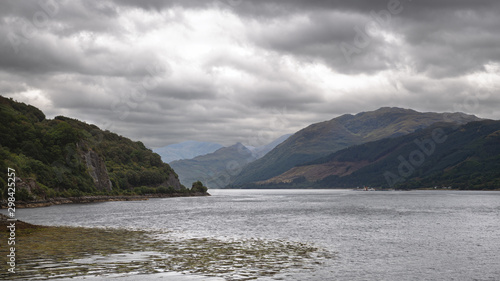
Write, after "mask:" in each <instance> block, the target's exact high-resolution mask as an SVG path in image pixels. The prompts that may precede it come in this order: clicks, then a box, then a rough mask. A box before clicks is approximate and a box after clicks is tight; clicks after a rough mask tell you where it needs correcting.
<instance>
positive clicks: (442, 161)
mask: <svg viewBox="0 0 500 281" xmlns="http://www.w3.org/2000/svg"><path fill="white" fill-rule="evenodd" d="M257 185H261V186H265V187H266V188H270V187H275V188H276V187H279V188H285V187H287V188H292V187H294V188H297V187H309V188H310V187H315V188H354V187H362V186H374V187H381V188H403V189H410V188H433V187H439V188H441V187H452V188H458V189H495V188H499V187H500V121H493V120H483V121H475V122H470V123H467V124H464V125H460V126H457V125H456V124H453V123H436V124H433V125H431V126H430V127H428V128H425V129H422V130H418V131H416V132H414V133H411V134H408V135H404V136H400V137H396V138H385V139H382V140H379V141H374V142H368V143H365V144H361V145H355V146H351V147H349V148H346V149H343V150H340V151H338V152H335V153H332V154H330V155H328V156H326V157H323V158H320V159H317V160H315V161H312V162H309V163H305V164H302V165H298V166H296V167H294V168H292V169H290V170H289V171H287V172H285V173H283V174H281V175H279V176H277V177H274V178H272V179H269V180H267V181H262V182H259V183H257Z"/></svg>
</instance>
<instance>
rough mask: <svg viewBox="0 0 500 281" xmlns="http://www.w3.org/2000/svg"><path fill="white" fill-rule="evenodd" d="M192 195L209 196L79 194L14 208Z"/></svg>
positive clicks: (3, 205)
mask: <svg viewBox="0 0 500 281" xmlns="http://www.w3.org/2000/svg"><path fill="white" fill-rule="evenodd" d="M192 196H210V194H209V193H208V192H205V193H202V192H194V193H191V192H190V193H173V194H148V195H117V196H107V195H99V196H81V197H66V198H62V197H57V198H49V199H46V200H35V201H28V202H24V201H16V208H37V207H48V206H52V205H61V204H84V203H98V202H108V201H141V200H148V199H149V198H168V197H192ZM6 208H7V201H5V202H4V201H2V203H1V209H6Z"/></svg>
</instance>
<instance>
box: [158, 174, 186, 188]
mask: <svg viewBox="0 0 500 281" xmlns="http://www.w3.org/2000/svg"><path fill="white" fill-rule="evenodd" d="M162 185H163V186H166V187H169V186H172V187H173V188H174V189H175V190H180V189H181V183H180V182H179V179H178V178H176V177H175V176H174V174H173V173H172V174H171V175H170V176H169V177H168V180H166V181H165V183H163V184H162Z"/></svg>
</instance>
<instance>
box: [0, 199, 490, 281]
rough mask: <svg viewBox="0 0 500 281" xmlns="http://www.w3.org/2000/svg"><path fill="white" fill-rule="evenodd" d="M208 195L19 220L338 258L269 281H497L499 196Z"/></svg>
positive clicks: (20, 213)
mask: <svg viewBox="0 0 500 281" xmlns="http://www.w3.org/2000/svg"><path fill="white" fill-rule="evenodd" d="M209 192H210V193H211V194H212V195H213V196H210V197H189V198H164V199H151V200H149V201H135V202H130V201H124V202H106V203H95V204H85V205H77V204H75V205H59V206H51V207H47V208H37V209H20V210H17V214H16V215H17V218H18V219H21V220H24V221H27V222H30V223H35V224H43V225H71V226H91V227H94V226H97V227H103V226H112V227H124V228H131V229H141V230H144V229H146V230H170V231H172V232H170V234H171V235H174V236H177V237H179V238H182V239H184V238H201V237H213V238H217V239H222V240H228V241H232V240H238V239H254V238H256V239H265V240H267V239H268V240H279V241H281V240H283V241H292V242H301V243H307V244H308V245H313V246H315V247H318V248H320V249H324V250H326V251H328V252H330V253H334V256H332V257H331V258H328V259H326V260H324V259H323V260H322V263H321V265H319V266H315V267H314V266H313V267H307V268H300V267H299V268H295V267H294V268H291V269H289V270H285V271H283V272H280V273H278V274H276V275H274V276H272V277H270V278H267V279H266V280H269V279H270V280H273V279H277V280H304V279H306V278H307V279H308V280H500V259H499V253H500V219H499V218H500V192H482V191H480V192H462V191H461V192H459V191H411V192H396V191H391V192H378V191H376V192H362V191H350V190H210V191H209ZM2 211H4V210H2ZM150 277H153V276H150ZM126 278H130V277H126ZM151 280H152V279H151Z"/></svg>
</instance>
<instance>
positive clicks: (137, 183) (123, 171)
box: [0, 96, 185, 200]
mask: <svg viewBox="0 0 500 281" xmlns="http://www.w3.org/2000/svg"><path fill="white" fill-rule="evenodd" d="M8 167H10V168H13V169H15V170H16V176H17V178H16V181H17V184H16V186H17V190H16V198H17V200H41V199H46V198H53V197H70V196H71V197H74V196H83V195H123V194H125V195H127V194H145V193H169V192H170V193H174V192H179V191H181V190H185V189H184V188H183V187H182V186H181V184H180V182H179V180H178V178H177V175H176V173H175V172H174V171H173V170H172V168H171V167H170V166H169V165H168V164H165V163H163V162H162V161H161V158H160V156H159V155H158V154H156V153H153V152H152V151H151V150H149V149H147V148H146V147H145V146H144V144H142V143H141V142H134V141H131V140H130V139H127V138H125V137H122V136H119V135H117V134H114V133H111V132H109V131H102V130H100V129H99V128H98V127H97V126H95V125H90V124H87V123H84V122H81V121H78V120H75V119H71V118H67V117H62V116H58V117H56V118H55V119H53V120H49V119H46V118H45V115H44V114H43V112H42V111H40V110H39V109H37V108H36V107H33V106H31V105H26V104H24V103H19V102H16V101H14V100H12V99H7V98H4V97H1V96H0V170H2V171H7V168H8ZM0 185H1V188H2V189H1V190H2V194H1V196H2V199H3V200H5V198H6V196H7V194H6V191H7V189H6V188H5V186H6V179H5V177H0Z"/></svg>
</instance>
